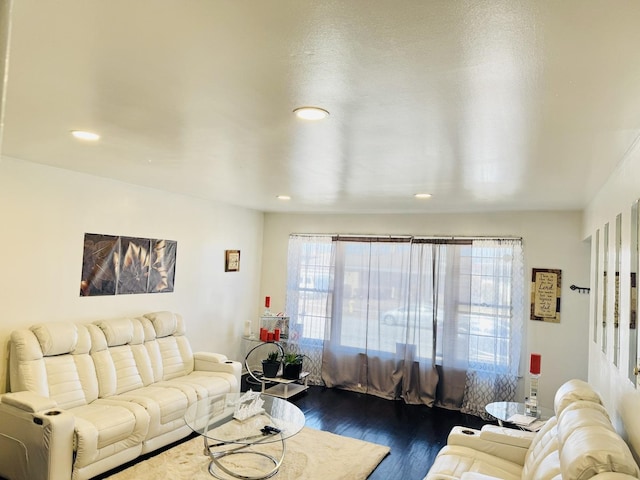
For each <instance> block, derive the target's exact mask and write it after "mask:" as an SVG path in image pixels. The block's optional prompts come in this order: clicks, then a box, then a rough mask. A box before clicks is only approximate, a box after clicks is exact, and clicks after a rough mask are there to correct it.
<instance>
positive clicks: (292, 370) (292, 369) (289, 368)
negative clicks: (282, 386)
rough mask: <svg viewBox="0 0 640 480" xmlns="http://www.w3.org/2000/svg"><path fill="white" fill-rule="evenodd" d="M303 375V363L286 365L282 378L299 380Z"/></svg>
mask: <svg viewBox="0 0 640 480" xmlns="http://www.w3.org/2000/svg"><path fill="white" fill-rule="evenodd" d="M301 373H302V363H285V364H284V367H283V368H282V378H285V379H287V380H298V379H299V378H300V374H301Z"/></svg>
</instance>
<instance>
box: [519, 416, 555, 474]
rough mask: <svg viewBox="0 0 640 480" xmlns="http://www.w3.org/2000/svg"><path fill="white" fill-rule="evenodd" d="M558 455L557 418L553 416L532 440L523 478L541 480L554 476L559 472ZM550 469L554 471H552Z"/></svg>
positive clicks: (523, 469) (523, 470)
mask: <svg viewBox="0 0 640 480" xmlns="http://www.w3.org/2000/svg"><path fill="white" fill-rule="evenodd" d="M557 456H558V437H557V418H556V417H552V418H550V419H549V420H547V422H546V423H545V424H544V425H543V427H542V428H541V429H540V430H539V431H538V433H537V434H536V436H535V437H534V438H533V440H532V441H531V445H530V446H529V451H528V452H527V455H526V457H525V461H524V466H523V468H522V479H523V480H541V479H544V478H553V477H554V476H555V475H557V473H559V468H558V461H557ZM554 461H555V462H554ZM554 465H555V467H554ZM550 469H551V470H553V471H550Z"/></svg>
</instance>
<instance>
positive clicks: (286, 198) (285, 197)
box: [276, 195, 291, 200]
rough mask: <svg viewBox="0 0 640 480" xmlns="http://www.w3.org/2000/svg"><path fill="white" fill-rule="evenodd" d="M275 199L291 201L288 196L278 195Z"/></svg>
mask: <svg viewBox="0 0 640 480" xmlns="http://www.w3.org/2000/svg"><path fill="white" fill-rule="evenodd" d="M276 198H277V199H278V200H291V197H290V196H289V195H278V196H277V197H276Z"/></svg>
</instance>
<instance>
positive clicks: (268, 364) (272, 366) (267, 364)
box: [262, 350, 282, 378]
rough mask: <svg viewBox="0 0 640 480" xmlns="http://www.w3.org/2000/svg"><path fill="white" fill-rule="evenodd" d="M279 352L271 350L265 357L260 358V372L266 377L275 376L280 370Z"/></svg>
mask: <svg viewBox="0 0 640 480" xmlns="http://www.w3.org/2000/svg"><path fill="white" fill-rule="evenodd" d="M281 363H282V362H281V361H280V352H278V351H277V350H273V351H271V352H269V353H268V354H267V358H266V359H264V360H262V374H263V375H264V376H265V377H266V378H275V377H277V376H278V371H279V370H280V364H281Z"/></svg>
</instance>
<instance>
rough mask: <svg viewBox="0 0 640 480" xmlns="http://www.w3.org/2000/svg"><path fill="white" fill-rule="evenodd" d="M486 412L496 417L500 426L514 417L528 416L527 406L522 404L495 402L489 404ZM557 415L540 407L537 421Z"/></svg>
mask: <svg viewBox="0 0 640 480" xmlns="http://www.w3.org/2000/svg"><path fill="white" fill-rule="evenodd" d="M485 410H486V411H487V413H488V414H489V415H491V416H492V417H494V418H495V419H496V420H497V421H498V424H499V425H500V426H502V424H503V422H511V420H510V419H511V418H513V417H514V415H522V416H526V406H525V404H524V403H522V402H493V403H489V404H488V405H487V406H486V407H485ZM554 415H555V413H554V411H553V410H551V409H550V408H546V407H538V414H537V415H536V417H535V418H536V419H538V420H549V419H550V418H551V417H553V416H554Z"/></svg>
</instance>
